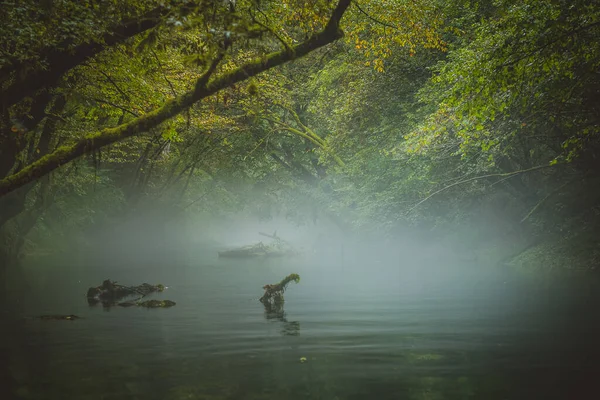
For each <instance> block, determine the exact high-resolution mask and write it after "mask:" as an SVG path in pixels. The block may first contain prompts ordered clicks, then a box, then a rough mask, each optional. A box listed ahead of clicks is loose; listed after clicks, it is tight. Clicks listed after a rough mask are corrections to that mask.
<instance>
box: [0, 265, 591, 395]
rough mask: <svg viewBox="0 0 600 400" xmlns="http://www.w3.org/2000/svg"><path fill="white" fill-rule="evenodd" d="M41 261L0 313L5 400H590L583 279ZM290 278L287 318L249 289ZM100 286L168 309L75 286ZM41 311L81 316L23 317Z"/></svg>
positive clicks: (465, 269) (428, 270) (378, 268)
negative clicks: (160, 288) (94, 301)
mask: <svg viewBox="0 0 600 400" xmlns="http://www.w3.org/2000/svg"><path fill="white" fill-rule="evenodd" d="M39 264H40V265H37V266H32V267H29V268H28V269H27V271H26V274H28V275H29V276H30V280H31V283H30V284H29V286H27V287H19V288H18V292H19V294H20V295H19V302H18V304H16V305H11V306H10V307H9V306H8V305H5V306H4V311H3V312H4V313H3V327H2V353H3V354H4V355H5V356H4V357H5V360H4V361H3V363H4V366H5V368H4V370H3V374H4V375H5V376H4V378H3V380H2V381H1V382H2V384H3V386H4V387H3V392H2V395H1V396H0V398H2V399H11V398H15V399H19V398H22V399H61V400H62V399H115V400H116V399H165V400H171V399H173V400H175V399H210V400H213V399H215V400H216V399H332V400H333V399H339V400H342V399H548V398H556V399H596V398H600V374H599V372H600V361H599V360H600V349H599V347H598V345H597V343H599V341H600V308H599V306H600V301H599V299H598V296H597V295H595V294H594V293H598V290H597V289H598V288H597V285H596V281H595V280H594V279H592V278H585V279H571V278H569V279H566V278H561V279H547V280H541V279H539V278H536V277H523V276H517V275H515V274H511V273H508V272H502V273H500V272H493V273H490V272H489V269H488V268H483V267H480V266H476V265H471V266H458V267H456V266H452V267H449V266H447V267H444V266H433V267H432V266H425V265H402V264H400V265H381V264H376V265H372V266H371V265H364V264H362V265H354V266H352V265H351V262H348V261H347V262H346V263H345V264H346V265H341V264H339V263H338V264H337V265H315V264H314V263H311V262H307V261H304V262H301V261H296V262H293V263H292V262H289V261H287V262H284V261H281V260H269V261H266V262H265V261H252V262H243V261H242V262H232V261H223V260H216V259H213V260H210V262H203V263H200V262H198V263H196V262H194V261H193V260H186V261H185V262H177V263H174V264H173V265H169V264H167V263H166V262H159V261H156V262H155V263H151V262H150V263H144V265H139V264H137V265H134V264H126V265H118V264H114V265H111V266H107V265H105V264H103V265H90V264H86V265H83V266H82V265H80V264H79V263H78V262H75V261H71V262H70V263H65V262H63V263H60V264H57V263H53V262H49V261H47V262H43V260H42V261H41V262H39ZM153 264H154V265H153ZM333 264H336V263H333ZM292 272H297V273H299V274H300V275H301V278H302V281H301V282H300V284H298V285H293V284H292V285H291V286H290V288H289V290H288V292H287V293H286V303H285V310H284V311H283V312H271V313H269V312H266V311H265V309H264V308H263V306H262V305H261V304H260V303H259V302H258V301H257V298H258V297H260V295H261V294H262V293H261V292H262V289H261V287H262V286H263V285H264V284H266V283H274V282H277V281H279V280H280V279H281V278H283V277H284V276H286V275H287V274H289V273H292ZM108 278H110V279H114V280H117V281H119V282H120V283H122V284H132V285H133V284H140V283H142V282H149V283H163V284H165V285H167V286H168V287H169V288H168V290H167V291H166V292H165V293H162V294H160V295H157V296H154V298H165V299H170V300H174V301H176V302H177V306H176V307H174V308H171V309H155V310H146V309H138V308H125V309H123V308H118V307H117V308H111V309H109V310H107V309H103V308H102V307H88V305H87V303H86V301H85V292H86V289H87V288H88V287H89V286H95V285H98V284H100V283H101V282H102V280H104V279H108ZM9 308H10V309H9ZM42 314H77V315H79V316H82V317H84V319H81V320H78V321H73V322H70V321H41V320H37V319H30V318H23V317H27V316H36V315H42ZM301 359H302V360H304V359H306V361H304V362H301Z"/></svg>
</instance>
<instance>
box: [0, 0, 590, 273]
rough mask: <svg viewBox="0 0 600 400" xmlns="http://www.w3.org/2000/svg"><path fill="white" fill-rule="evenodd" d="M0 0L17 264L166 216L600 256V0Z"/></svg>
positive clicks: (7, 185)
mask: <svg viewBox="0 0 600 400" xmlns="http://www.w3.org/2000/svg"><path fill="white" fill-rule="evenodd" d="M0 7H1V11H0V12H1V14H0V17H2V20H3V21H5V22H6V23H3V24H2V26H0V37H1V38H2V39H1V40H0V91H1V94H0V100H1V103H0V107H1V112H2V113H1V115H0V241H1V243H2V245H1V246H0V247H1V248H2V256H1V257H0V258H1V259H2V260H6V263H7V264H8V262H9V261H8V260H16V259H17V258H18V257H19V255H20V254H25V253H27V252H28V251H29V250H31V248H32V247H35V246H31V245H30V246H29V248H28V245H27V244H28V243H30V244H31V243H43V242H45V241H46V242H48V238H49V237H50V236H58V237H70V235H74V234H75V232H78V233H80V232H82V231H86V229H89V227H90V226H106V225H111V224H116V223H119V222H118V221H120V220H121V219H123V218H125V216H126V215H130V214H131V213H132V212H135V213H140V214H143V213H144V212H147V211H148V210H151V209H156V207H159V208H160V209H161V210H162V213H161V214H162V217H161V218H163V219H164V218H178V217H180V216H181V215H186V214H193V213H196V214H198V213H199V214H202V213H208V212H210V213H212V214H215V215H218V214H228V213H233V212H234V211H239V210H244V211H245V212H248V213H251V214H253V215H257V216H259V217H260V218H270V217H272V216H273V215H274V214H276V213H283V214H285V215H286V217H288V218H290V219H292V220H294V221H295V222H298V223H307V221H313V223H314V221H316V220H317V219H319V218H322V219H323V218H326V219H329V220H332V221H334V222H335V223H336V224H338V225H339V226H341V227H343V228H344V229H346V228H348V229H350V230H352V229H361V230H363V231H364V230H367V231H369V230H373V231H385V232H398V231H399V230H403V229H408V227H410V229H418V230H422V231H424V232H429V233H431V232H435V234H436V235H440V236H439V237H440V238H448V237H458V236H459V235H456V233H457V232H460V233H461V235H460V237H461V240H462V241H464V242H465V243H470V244H472V243H473V242H474V241H477V242H478V243H480V244H481V247H482V248H484V249H486V250H485V251H486V253H485V254H486V257H489V258H490V259H494V260H497V261H499V260H502V261H511V262H519V260H521V261H523V262H525V261H530V260H531V259H532V258H535V259H537V260H539V261H537V262H539V264H541V265H548V263H550V262H554V263H562V264H573V265H575V264H576V265H580V266H582V267H583V268H591V266H592V265H594V263H595V262H596V261H597V260H598V257H599V255H600V249H599V248H598V244H597V243H596V241H595V239H594V235H593V231H594V229H595V227H596V226H597V225H598V222H599V219H598V215H599V211H600V209H599V208H598V205H599V203H598V202H599V200H600V191H598V190H596V189H595V188H597V187H599V186H598V176H597V173H596V171H598V156H599V149H598V145H599V142H598V134H599V131H598V126H599V124H598V123H599V121H598V116H599V115H600V113H599V111H600V110H599V107H600V103H599V100H598V99H600V96H598V92H599V90H600V76H599V74H598V71H599V70H600V69H599V68H600V48H599V46H600V44H599V43H600V40H599V39H600V37H599V36H600V7H599V6H598V5H596V4H595V2H592V1H583V0H581V1H575V2H573V1H569V2H567V1H562V0H556V1H536V0H528V1H519V2H516V1H504V0H496V1H466V0H465V1H458V2H452V4H448V3H447V2H442V1H438V0H418V1H402V0H385V1H376V0H360V1H358V0H338V1H330V0H312V1H297V0H284V1H264V0H262V1H257V0H237V1H234V0H205V1H193V0H171V1H153V0H137V1H100V0H97V1H94V0H87V1H66V0H63V1H33V0H23V1H18V2H10V1H7V2H3V3H2V5H1V6H0ZM583 194H585V196H584V195H583ZM250 198H251V199H252V201H249V200H248V199H250ZM154 218H157V217H156V216H155V217H154ZM157 219H159V220H160V221H157V222H156V223H157V224H158V225H160V224H161V223H164V221H163V220H162V219H160V218H157ZM453 233H454V234H453ZM78 236H82V235H80V234H78ZM83 237H86V235H85V234H84V235H83ZM86 240H87V241H88V242H89V243H93V237H92V236H90V237H88V238H87V239H86ZM440 240H441V239H440ZM492 243H493V245H492ZM52 246H57V244H56V243H53V244H52ZM486 246H487V247H486ZM565 249H568V251H564V250H565ZM556 253H560V254H562V256H561V257H563V258H561V259H558V258H556V257H553V254H556ZM540 255H541V256H540ZM571 256H572V257H575V258H576V260H577V262H571V261H572V260H570V261H569V262H568V263H567V262H565V260H564V257H571ZM540 257H542V258H540ZM544 257H547V259H546V258H544ZM11 262H12V261H11Z"/></svg>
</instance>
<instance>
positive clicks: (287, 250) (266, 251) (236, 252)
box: [219, 231, 298, 258]
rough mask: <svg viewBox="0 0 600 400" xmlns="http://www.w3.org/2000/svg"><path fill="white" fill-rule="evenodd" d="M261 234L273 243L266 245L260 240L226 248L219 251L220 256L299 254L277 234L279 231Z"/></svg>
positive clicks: (245, 256)
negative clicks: (247, 244) (234, 247)
mask: <svg viewBox="0 0 600 400" xmlns="http://www.w3.org/2000/svg"><path fill="white" fill-rule="evenodd" d="M258 234H259V235H261V236H265V237H268V238H269V239H273V241H274V242H273V243H271V244H269V245H265V244H264V243H263V242H258V243H256V244H252V245H249V246H243V247H238V248H236V249H231V250H225V251H220V252H219V257H229V258H252V257H284V256H293V255H297V254H298V252H297V251H296V250H295V249H294V248H293V246H292V245H291V244H290V243H289V242H287V241H285V240H283V239H282V238H280V237H279V236H277V231H275V232H274V233H273V234H272V235H269V234H268V233H264V232H259V233H258Z"/></svg>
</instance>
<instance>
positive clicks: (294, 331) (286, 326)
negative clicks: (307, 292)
mask: <svg viewBox="0 0 600 400" xmlns="http://www.w3.org/2000/svg"><path fill="white" fill-rule="evenodd" d="M283 304H284V303H268V302H265V303H263V306H264V307H265V314H264V315H265V319H267V320H276V321H280V322H282V323H283V324H282V328H281V331H280V333H281V334H282V335H283V336H300V322H299V321H288V320H287V318H286V313H285V310H284V309H283Z"/></svg>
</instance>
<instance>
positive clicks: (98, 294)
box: [87, 279, 165, 306]
mask: <svg viewBox="0 0 600 400" xmlns="http://www.w3.org/2000/svg"><path fill="white" fill-rule="evenodd" d="M164 290H165V287H164V285H161V284H158V285H150V284H149V283H142V284H141V285H139V286H123V285H119V284H117V282H115V281H111V280H110V279H107V280H105V281H104V282H102V285H100V286H96V287H91V288H89V289H88V291H87V300H88V303H89V304H90V305H94V304H98V303H102V304H104V305H105V306H111V305H116V304H117V303H118V301H119V300H122V299H124V298H126V297H130V296H137V297H138V299H137V300H139V299H141V298H143V297H145V296H147V295H149V294H151V293H156V292H162V291H164Z"/></svg>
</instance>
